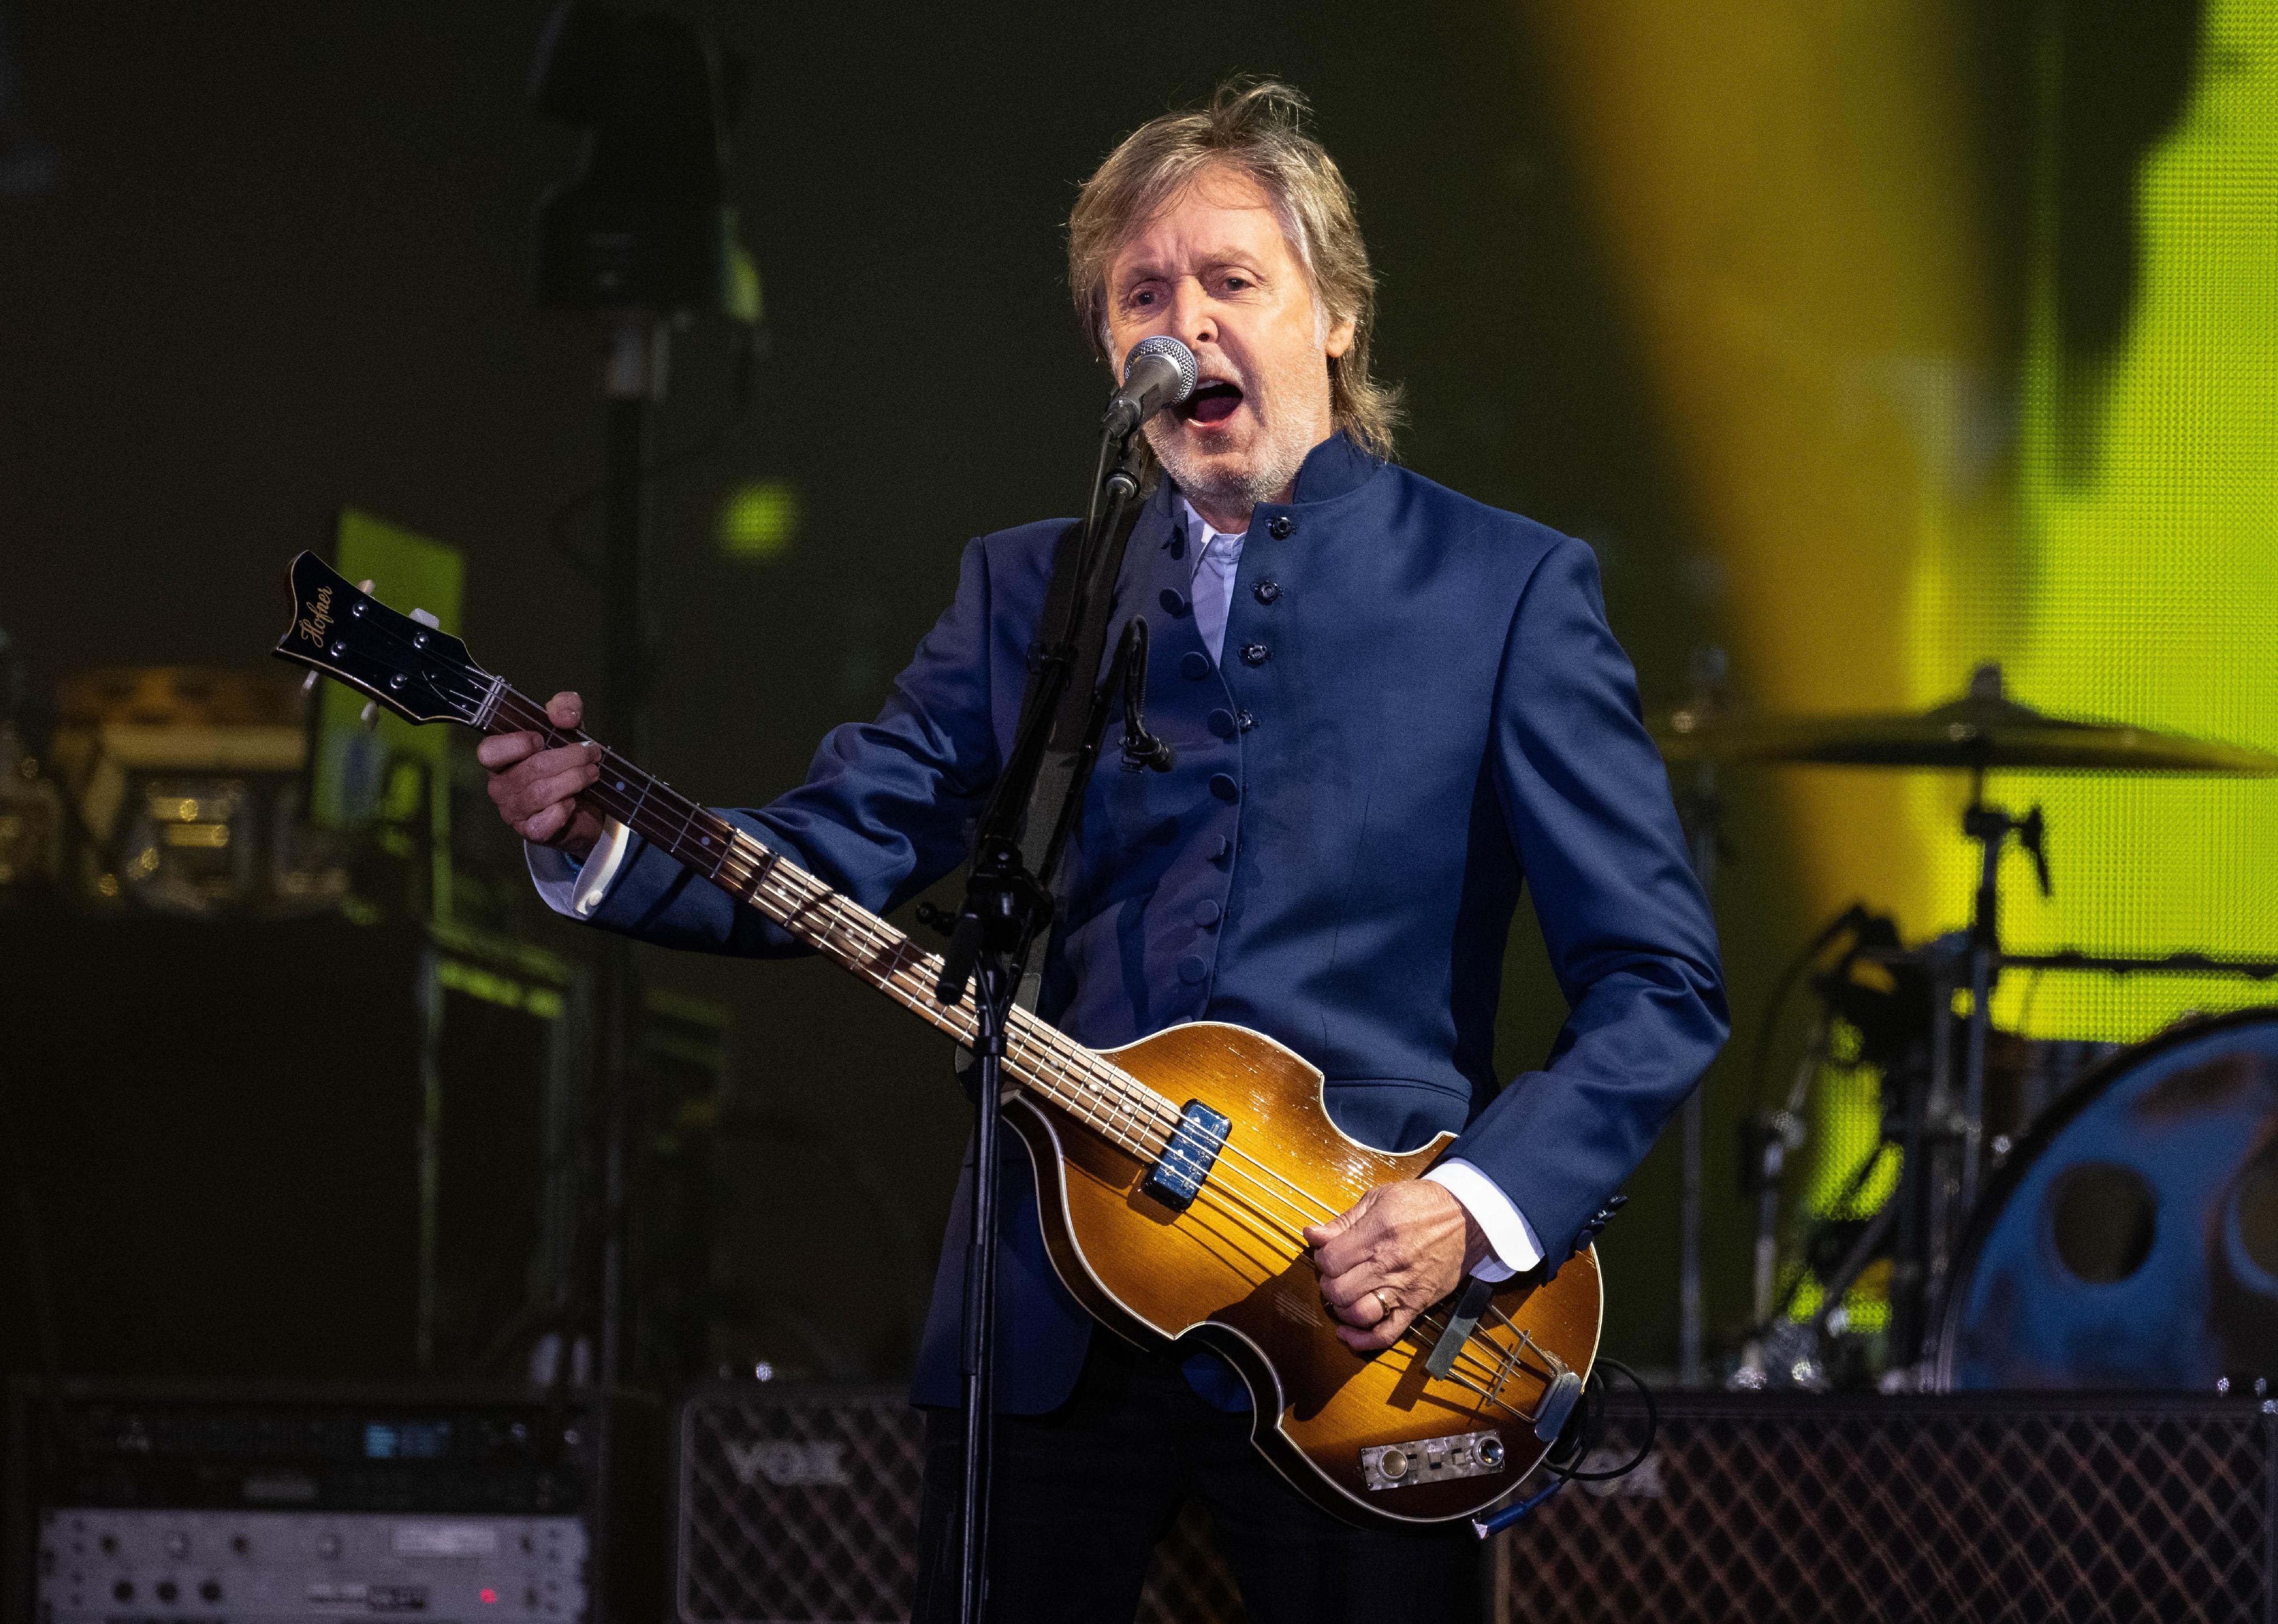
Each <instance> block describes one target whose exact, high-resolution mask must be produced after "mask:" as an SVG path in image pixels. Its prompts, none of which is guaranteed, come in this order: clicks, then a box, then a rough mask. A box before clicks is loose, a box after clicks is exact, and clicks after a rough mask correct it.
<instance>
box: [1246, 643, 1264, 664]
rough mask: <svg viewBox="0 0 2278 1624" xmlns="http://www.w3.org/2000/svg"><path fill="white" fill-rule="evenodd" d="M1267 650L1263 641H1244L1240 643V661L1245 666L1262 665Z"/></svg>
mask: <svg viewBox="0 0 2278 1624" xmlns="http://www.w3.org/2000/svg"><path fill="white" fill-rule="evenodd" d="M1267 652H1268V651H1267V649H1266V647H1265V644H1263V643H1245V644H1242V664H1243V665H1245V666H1262V665H1264V664H1265V657H1266V654H1267Z"/></svg>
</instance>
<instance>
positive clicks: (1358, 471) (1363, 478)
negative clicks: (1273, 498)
mask: <svg viewBox="0 0 2278 1624" xmlns="http://www.w3.org/2000/svg"><path fill="white" fill-rule="evenodd" d="M1383 466H1384V464H1383V462H1382V461H1380V460H1378V459H1377V458H1375V457H1372V456H1371V455H1369V454H1368V453H1366V452H1365V451H1363V450H1362V449H1361V448H1360V447H1359V446H1356V445H1354V444H1353V443H1352V440H1351V438H1349V436H1347V435H1344V434H1342V433H1338V434H1332V435H1330V436H1329V438H1326V439H1325V440H1323V441H1322V442H1321V443H1320V444H1319V445H1318V446H1314V447H1313V449H1312V450H1311V452H1309V453H1307V454H1306V457H1305V461H1304V465H1303V467H1301V468H1300V469H1298V470H1297V479H1296V486H1295V488H1294V489H1293V490H1292V491H1291V492H1290V495H1289V503H1290V506H1292V507H1296V506H1297V505H1298V504H1300V503H1303V502H1326V501H1328V500H1330V499H1332V498H1334V497H1340V496H1343V495H1345V494H1346V493H1347V492H1352V491H1357V490H1358V489H1360V487H1361V486H1362V485H1364V484H1366V483H1367V482H1368V480H1369V477H1370V476H1372V474H1374V473H1375V472H1376V470H1377V469H1380V468H1382V467H1383Z"/></svg>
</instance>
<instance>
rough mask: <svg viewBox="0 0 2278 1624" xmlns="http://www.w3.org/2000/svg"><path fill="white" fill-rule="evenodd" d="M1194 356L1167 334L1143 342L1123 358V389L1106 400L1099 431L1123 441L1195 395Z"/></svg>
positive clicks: (1196, 372) (1195, 372)
mask: <svg viewBox="0 0 2278 1624" xmlns="http://www.w3.org/2000/svg"><path fill="white" fill-rule="evenodd" d="M1198 371H1199V369H1197V368H1196V365H1195V353H1194V351H1192V350H1190V349H1189V348H1188V347H1186V346H1185V345H1183V344H1181V343H1180V342H1179V341H1178V340H1177V339H1174V338H1173V337H1171V335H1170V334H1168V333H1166V332H1158V333H1157V334H1156V335H1155V336H1154V337H1153V338H1151V339H1140V340H1139V342H1138V343H1136V344H1135V345H1133V346H1132V347H1131V353H1130V354H1129V355H1126V356H1125V357H1124V358H1123V387H1121V388H1120V389H1118V390H1117V391H1116V392H1115V393H1113V394H1112V395H1110V396H1108V397H1107V411H1106V414H1105V416H1102V417H1101V418H1100V420H1099V427H1100V431H1101V432H1102V433H1103V434H1105V435H1107V436H1108V437H1110V438H1114V439H1119V440H1120V439H1121V438H1124V437H1125V436H1127V435H1128V434H1129V433H1130V432H1131V431H1133V430H1134V429H1135V428H1137V427H1138V426H1139V425H1140V424H1141V423H1144V422H1146V421H1147V419H1149V418H1150V417H1152V416H1154V415H1155V414H1156V413H1157V412H1159V411H1161V410H1162V409H1163V408H1165V407H1166V406H1176V405H1177V404H1178V403H1179V402H1180V401H1181V400H1185V399H1186V398H1187V397H1188V396H1189V395H1190V394H1192V393H1194V392H1195V378H1196V376H1197V374H1198Z"/></svg>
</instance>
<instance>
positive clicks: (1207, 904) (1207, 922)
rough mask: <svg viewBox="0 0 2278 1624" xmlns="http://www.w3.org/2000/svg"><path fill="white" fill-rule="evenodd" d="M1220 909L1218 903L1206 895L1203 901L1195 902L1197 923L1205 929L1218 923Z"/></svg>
mask: <svg viewBox="0 0 2278 1624" xmlns="http://www.w3.org/2000/svg"><path fill="white" fill-rule="evenodd" d="M1219 912H1220V909H1219V905H1218V904H1217V903H1214V902H1212V901H1211V900H1210V899H1209V898H1208V897H1204V899H1203V900H1202V901H1201V902H1198V903H1196V904H1195V923H1196V924H1197V925H1199V926H1202V927H1203V928H1204V930H1208V929H1209V928H1210V927H1211V926H1213V925H1215V924H1217V923H1218V920H1219Z"/></svg>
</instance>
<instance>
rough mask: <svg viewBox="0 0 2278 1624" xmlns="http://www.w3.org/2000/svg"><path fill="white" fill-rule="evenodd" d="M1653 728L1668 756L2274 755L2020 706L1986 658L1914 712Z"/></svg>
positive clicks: (2260, 769)
mask: <svg viewBox="0 0 2278 1624" xmlns="http://www.w3.org/2000/svg"><path fill="white" fill-rule="evenodd" d="M1653 735H1654V738H1655V741H1656V742H1657V743H1659V744H1660V745H1661V751H1662V754H1663V757H1664V758H1665V759H1668V760H1669V761H1670V762H1672V763H1677V762H1696V761H1706V762H1718V763H1728V762H1744V761H1765V762H1787V763H1792V764H1794V765H1797V766H1879V767H1930V768H1945V769H1949V770H1952V769H1959V770H1963V771H1972V772H1985V771H1989V770H1997V769H2001V768H2012V769H2014V768H2026V769H2037V770H2040V771H2044V772H2047V771H2073V772H2092V773H2208V774H2221V775H2224V776H2228V777H2240V778H2270V777H2278V755H2272V754H2270V753H2268V752H2267V751H2259V750H2248V749H2245V748H2244V747H2243V746H2240V745H2236V744H2219V743H2213V742H2211V741H2208V740H2205V739H2194V738H2187V737H2184V736H2182V735H2180V734H2173V733H2156V732H2153V731H2152V729H2151V728H2135V727H2129V726H2128V725H2127V724H2125V723H2121V722H2109V721H2082V720H2074V719H2070V718H2066V717H2059V716H2051V715H2049V714H2047V713H2045V712H2042V711H2037V710H2035V709H2033V707H2032V706H2030V705H2020V704H2018V703H2017V702H2016V701H2015V700H2014V699H2011V698H2008V697H2007V695H2006V694H2004V693H2003V692H2002V691H2001V668H2000V667H1999V666H1991V665H1989V666H1981V667H1978V669H1977V672H1976V675H1975V676H1974V677H1972V678H1971V680H1970V684H1969V692H1968V694H1967V695H1966V696H1965V697H1963V698H1960V699H1955V700H1953V701H1951V702H1950V703H1948V704H1945V705H1939V706H1938V707H1937V708H1936V709H1934V710H1930V711H1926V712H1923V713H1920V714H1915V713H1905V712H1884V713H1876V712H1869V713H1859V714H1853V715H1831V716H1733V715H1726V714H1720V713H1716V711H1714V710H1712V709H1709V708H1708V707H1705V706H1682V707H1679V708H1678V709H1677V710H1674V711H1671V712H1669V713H1666V714H1665V715H1663V716H1661V717H1659V718H1656V719H1655V722H1654V727H1653Z"/></svg>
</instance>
